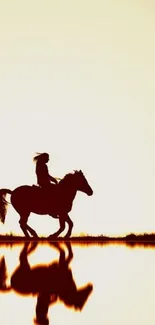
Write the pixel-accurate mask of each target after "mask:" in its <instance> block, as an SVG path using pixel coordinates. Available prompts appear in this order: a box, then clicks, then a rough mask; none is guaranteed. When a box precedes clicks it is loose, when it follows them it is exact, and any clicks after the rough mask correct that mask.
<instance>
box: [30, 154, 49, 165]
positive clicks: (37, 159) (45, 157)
mask: <svg viewBox="0 0 155 325" xmlns="http://www.w3.org/2000/svg"><path fill="white" fill-rule="evenodd" d="M33 160H34V161H35V162H43V163H45V164H46V163H47V162H48V161H49V154H48V153H46V152H44V153H39V154H38V155H37V156H35V157H34V158H33Z"/></svg>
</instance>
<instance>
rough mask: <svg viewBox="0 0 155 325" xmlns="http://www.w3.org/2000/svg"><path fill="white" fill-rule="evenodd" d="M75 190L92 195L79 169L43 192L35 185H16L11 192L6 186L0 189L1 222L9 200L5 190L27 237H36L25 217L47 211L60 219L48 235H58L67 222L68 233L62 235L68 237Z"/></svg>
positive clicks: (3, 220) (70, 228) (70, 230)
mask: <svg viewBox="0 0 155 325" xmlns="http://www.w3.org/2000/svg"><path fill="white" fill-rule="evenodd" d="M77 191H81V192H83V193H86V194H87V195H89V196H90V195H92V194H93V190H92V189H91V187H90V185H89V184H88V182H87V180H86V178H85V176H84V175H83V173H82V171H81V170H80V171H75V172H74V173H72V174H71V173H70V174H67V175H66V176H65V177H64V178H63V179H62V180H61V181H60V182H59V183H58V185H52V184H51V185H50V191H43V189H41V188H39V187H38V186H35V185H33V186H28V185H23V186H20V187H17V188H16V189H15V190H14V191H11V190H9V189H1V190H0V220H1V221H2V222H3V223H4V222H5V216H6V213H7V205H8V202H7V201H6V199H5V196H6V194H7V193H9V194H11V198H10V200H11V204H12V205H13V207H14V209H15V210H16V211H17V212H18V213H19V215H20V220H19V224H20V227H21V229H22V231H23V233H24V235H25V236H26V237H30V234H31V235H32V236H33V237H38V235H37V233H36V232H35V230H34V229H32V228H31V227H30V226H29V225H28V224H27V221H28V217H29V215H30V213H31V212H33V213H36V214H42V215H44V214H48V215H50V216H52V217H54V218H55V217H58V218H59V224H60V228H59V230H58V231H56V232H55V233H54V234H52V235H50V237H51V238H52V237H57V236H59V234H60V233H61V232H62V231H63V230H64V229H65V222H66V223H68V226H69V228H68V232H67V233H66V236H65V237H70V236H71V233H72V228H73V222H72V220H71V219H70V217H69V215H68V213H69V212H70V211H71V209H72V204H73V200H74V198H75V196H76V193H77Z"/></svg>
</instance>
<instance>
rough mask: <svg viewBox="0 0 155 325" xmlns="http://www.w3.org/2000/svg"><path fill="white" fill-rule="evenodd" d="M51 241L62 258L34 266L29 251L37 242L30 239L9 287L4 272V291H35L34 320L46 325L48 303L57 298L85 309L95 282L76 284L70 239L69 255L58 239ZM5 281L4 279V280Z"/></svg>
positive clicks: (29, 293) (28, 293) (27, 293)
mask: <svg viewBox="0 0 155 325" xmlns="http://www.w3.org/2000/svg"><path fill="white" fill-rule="evenodd" d="M52 245H53V246H54V247H55V248H56V249H57V250H58V252H59V261H54V262H52V263H51V264H49V265H46V266H45V265H40V266H34V267H31V266H30V265H29V262H28V255H29V254H30V253H31V252H32V251H34V249H35V248H36V246H37V243H36V242H33V243H30V242H27V243H25V244H24V248H23V249H22V252H21V254H20V265H19V266H18V267H17V269H16V270H15V271H14V273H13V274H12V276H11V287H10V288H6V285H5V281H4V272H3V277H2V278H3V286H2V287H1V288H0V290H2V291H6V290H9V289H10V290H12V289H13V290H14V291H15V292H17V293H19V294H21V295H34V296H35V295H36V296H37V304H36V319H35V322H36V323H37V324H38V323H39V324H41V325H47V324H48V323H49V320H48V309H49V306H50V305H52V304H54V303H55V302H56V301H57V300H58V299H59V300H60V301H62V302H63V303H64V304H65V305H66V306H67V307H69V308H74V309H75V310H82V308H83V307H84V304H85V303H86V301H87V299H88V297H89V295H90V293H91V291H92V288H93V286H92V284H90V283H88V284H87V285H85V286H84V287H81V288H77V287H76V284H75V281H74V278H73V275H72V271H71V269H70V268H69V264H70V262H71V260H72V258H73V253H72V248H71V245H70V243H66V247H67V250H68V256H67V257H66V256H65V250H64V249H63V248H62V247H61V246H60V244H58V243H55V244H54V243H52ZM1 282H2V281H1Z"/></svg>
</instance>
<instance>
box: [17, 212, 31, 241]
mask: <svg viewBox="0 0 155 325" xmlns="http://www.w3.org/2000/svg"><path fill="white" fill-rule="evenodd" d="M28 217H29V214H28V213H23V214H21V215H20V220H19V224H20V228H21V230H22V231H23V233H24V235H25V236H26V237H30V235H29V233H28V230H27V219H28Z"/></svg>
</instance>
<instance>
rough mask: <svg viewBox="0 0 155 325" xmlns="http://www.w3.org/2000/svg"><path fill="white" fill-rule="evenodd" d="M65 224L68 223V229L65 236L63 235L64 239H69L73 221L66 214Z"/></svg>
mask: <svg viewBox="0 0 155 325" xmlns="http://www.w3.org/2000/svg"><path fill="white" fill-rule="evenodd" d="M65 222H67V223H68V226H69V229H68V231H67V234H66V235H65V238H69V237H70V236H71V234H72V228H73V225H74V224H73V221H72V220H71V219H70V217H69V215H68V214H66V216H65Z"/></svg>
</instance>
